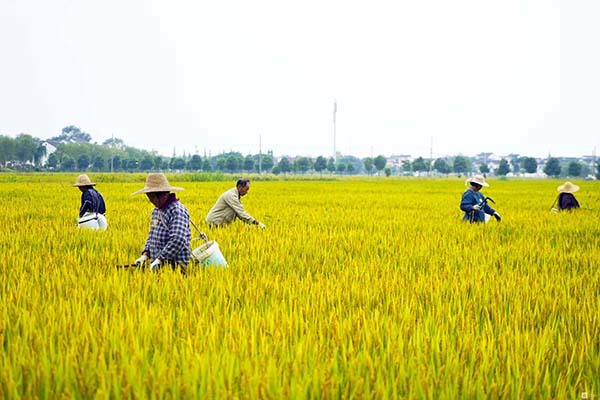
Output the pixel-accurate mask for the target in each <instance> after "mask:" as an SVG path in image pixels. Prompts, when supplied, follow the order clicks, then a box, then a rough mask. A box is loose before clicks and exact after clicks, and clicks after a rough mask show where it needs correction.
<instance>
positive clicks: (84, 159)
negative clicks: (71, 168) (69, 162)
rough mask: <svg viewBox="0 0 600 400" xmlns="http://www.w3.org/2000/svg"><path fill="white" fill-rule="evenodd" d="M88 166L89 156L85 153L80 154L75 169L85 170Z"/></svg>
mask: <svg viewBox="0 0 600 400" xmlns="http://www.w3.org/2000/svg"><path fill="white" fill-rule="evenodd" d="M89 166H90V157H89V156H88V155H87V154H82V155H80V156H79V158H78V159H77V169H78V170H79V171H85V170H86V169H88V167H89Z"/></svg>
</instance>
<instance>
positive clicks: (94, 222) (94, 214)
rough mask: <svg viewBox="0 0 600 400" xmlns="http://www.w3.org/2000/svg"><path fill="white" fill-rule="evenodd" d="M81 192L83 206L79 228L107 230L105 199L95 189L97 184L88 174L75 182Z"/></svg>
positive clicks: (80, 211)
mask: <svg viewBox="0 0 600 400" xmlns="http://www.w3.org/2000/svg"><path fill="white" fill-rule="evenodd" d="M73 186H76V187H78V188H79V190H80V191H81V206H80V207H79V224H78V226H79V227H86V228H92V229H102V230H106V229H107V228H108V221H107V220H106V216H105V215H104V214H106V204H105V203H104V197H102V195H101V194H100V192H98V191H97V190H96V189H94V186H96V184H95V183H94V182H92V181H91V180H90V178H89V176H87V175H86V174H82V175H79V176H78V177H77V180H76V181H75V184H74V185H73Z"/></svg>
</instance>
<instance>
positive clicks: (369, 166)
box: [363, 157, 375, 175]
mask: <svg viewBox="0 0 600 400" xmlns="http://www.w3.org/2000/svg"><path fill="white" fill-rule="evenodd" d="M363 165H364V166H365V172H366V173H367V174H369V175H371V173H373V167H374V166H375V162H374V161H373V159H372V158H371V157H366V158H364V159H363Z"/></svg>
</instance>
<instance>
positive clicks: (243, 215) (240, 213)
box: [224, 191, 258, 224]
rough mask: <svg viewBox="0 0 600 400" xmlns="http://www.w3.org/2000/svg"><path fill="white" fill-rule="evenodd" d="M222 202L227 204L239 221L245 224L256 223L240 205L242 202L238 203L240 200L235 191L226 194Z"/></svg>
mask: <svg viewBox="0 0 600 400" xmlns="http://www.w3.org/2000/svg"><path fill="white" fill-rule="evenodd" d="M224 200H225V202H226V203H227V205H228V206H229V207H231V209H232V210H233V211H235V214H236V215H237V217H238V218H239V219H241V220H242V221H244V222H245V223H247V224H257V223H258V222H257V221H256V219H254V217H253V216H252V215H250V214H248V213H247V212H246V209H245V208H244V206H243V205H242V202H241V201H240V198H239V196H238V195H237V193H236V192H235V191H232V192H229V193H227V195H226V196H224Z"/></svg>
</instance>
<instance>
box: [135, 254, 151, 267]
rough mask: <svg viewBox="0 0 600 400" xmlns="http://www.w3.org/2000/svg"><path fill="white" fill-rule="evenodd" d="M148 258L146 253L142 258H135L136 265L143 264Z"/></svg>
mask: <svg viewBox="0 0 600 400" xmlns="http://www.w3.org/2000/svg"><path fill="white" fill-rule="evenodd" d="M147 259H148V256H147V255H145V254H142V256H141V257H140V258H138V259H137V260H135V263H134V264H136V265H142V264H143V263H145V262H146V260H147Z"/></svg>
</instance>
